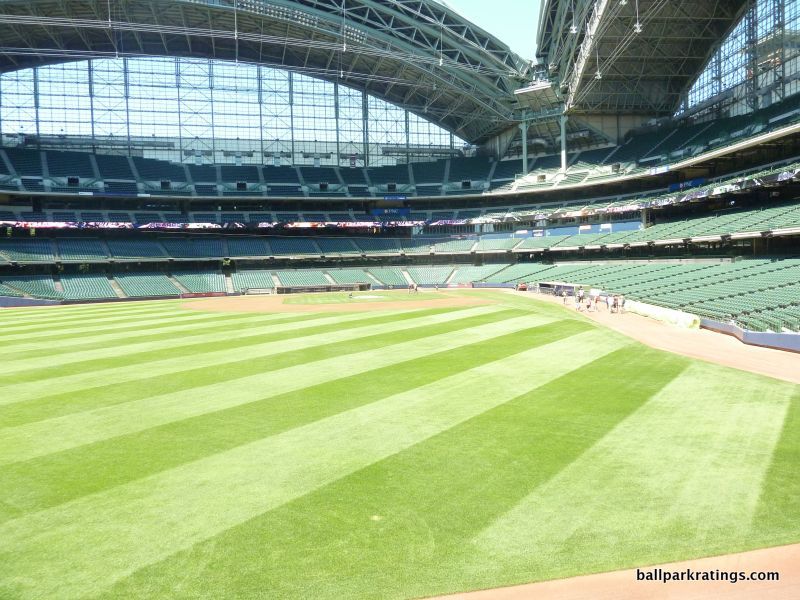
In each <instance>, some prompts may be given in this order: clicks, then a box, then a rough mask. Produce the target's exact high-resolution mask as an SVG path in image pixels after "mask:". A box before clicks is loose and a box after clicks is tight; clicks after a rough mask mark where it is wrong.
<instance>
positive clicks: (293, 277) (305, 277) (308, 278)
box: [276, 270, 331, 287]
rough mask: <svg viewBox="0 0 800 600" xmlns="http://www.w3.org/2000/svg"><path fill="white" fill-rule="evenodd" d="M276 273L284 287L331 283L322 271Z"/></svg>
mask: <svg viewBox="0 0 800 600" xmlns="http://www.w3.org/2000/svg"><path fill="white" fill-rule="evenodd" d="M276 275H277V276H278V280H280V282H281V285H283V286H285V287H305V286H319V285H331V282H330V281H328V279H327V278H326V277H325V273H323V272H322V271H313V270H306V271H278V272H277V273H276Z"/></svg>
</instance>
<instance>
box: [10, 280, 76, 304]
mask: <svg viewBox="0 0 800 600" xmlns="http://www.w3.org/2000/svg"><path fill="white" fill-rule="evenodd" d="M0 283H2V284H3V285H5V286H6V287H8V288H11V289H12V290H17V291H18V292H21V293H22V294H24V295H27V296H32V297H34V298H44V299H46V300H60V299H61V298H63V297H64V294H62V293H61V292H59V291H57V290H56V287H55V282H54V281H53V278H52V277H51V276H50V275H14V276H9V277H7V276H4V275H0ZM18 295H19V294H18Z"/></svg>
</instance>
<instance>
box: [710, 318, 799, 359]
mask: <svg viewBox="0 0 800 600" xmlns="http://www.w3.org/2000/svg"><path fill="white" fill-rule="evenodd" d="M700 327H703V328H705V329H711V330H712V331H718V332H720V333H727V334H728V335H732V336H733V337H735V338H736V339H738V340H739V341H740V342H742V343H745V344H750V345H751V346H764V347H767V348H777V349H778V350H788V351H790V352H800V333H768V332H762V331H749V330H747V329H742V328H741V327H738V326H737V325H733V324H732V323H723V322H721V321H715V320H713V319H701V320H700Z"/></svg>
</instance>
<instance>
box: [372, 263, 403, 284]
mask: <svg viewBox="0 0 800 600" xmlns="http://www.w3.org/2000/svg"><path fill="white" fill-rule="evenodd" d="M367 270H368V271H369V274H370V275H372V276H373V277H374V278H375V279H377V280H378V281H380V282H381V283H382V284H384V285H388V286H391V287H407V286H408V281H406V278H405V277H404V276H403V272H402V271H401V270H400V269H395V268H391V267H379V268H372V269H367Z"/></svg>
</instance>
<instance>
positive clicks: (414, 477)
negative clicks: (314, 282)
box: [109, 345, 689, 598]
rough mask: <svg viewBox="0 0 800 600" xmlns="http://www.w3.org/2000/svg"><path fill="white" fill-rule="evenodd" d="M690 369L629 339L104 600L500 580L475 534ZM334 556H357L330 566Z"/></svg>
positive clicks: (418, 592) (434, 590)
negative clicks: (475, 549) (476, 546)
mask: <svg viewBox="0 0 800 600" xmlns="http://www.w3.org/2000/svg"><path fill="white" fill-rule="evenodd" d="M688 362H689V361H688V360H686V359H683V358H681V357H678V356H674V355H667V354H663V353H659V352H658V351H655V350H651V349H649V348H644V347H642V346H639V345H635V346H628V347H625V348H622V349H620V350H617V351H615V352H612V353H610V354H607V355H605V356H603V357H601V358H599V359H597V360H595V361H593V362H591V363H588V364H586V365H584V366H581V367H579V368H577V369H575V370H574V371H571V372H570V373H568V374H567V375H564V376H562V377H559V378H557V379H554V380H553V381H551V382H549V383H546V384H545V385H543V386H541V387H538V388H536V389H534V390H532V391H530V392H527V393H523V394H521V395H519V396H517V397H516V398H514V399H512V400H510V401H509V402H507V403H505V404H502V405H500V406H498V407H496V408H493V409H491V410H489V411H486V412H484V413H482V414H480V415H478V416H476V417H474V418H472V419H470V420H468V421H466V422H464V423H462V424H461V425H458V426H456V427H453V428H451V429H448V430H446V431H444V432H442V433H440V434H439V435H436V436H433V437H431V438H430V439H428V440H425V441H423V442H421V443H419V444H417V445H415V446H412V447H410V448H408V449H406V450H404V451H402V452H400V453H398V454H395V455H393V456H390V457H389V458H386V459H384V460H382V461H379V462H377V463H375V464H373V465H370V466H368V467H366V468H365V469H362V470H360V471H357V472H355V473H353V474H352V475H349V476H347V477H344V478H342V479H340V480H338V481H336V482H333V483H331V484H330V485H327V486H325V487H323V488H321V489H319V490H317V491H316V492H314V493H312V494H309V495H306V496H303V497H301V498H299V499H297V500H295V501H293V502H291V503H289V504H287V505H285V506H282V507H280V508H278V509H276V510H274V511H270V512H268V513H266V514H264V515H261V516H259V517H256V518H254V519H251V520H249V521H247V522H245V523H243V524H241V525H239V526H237V527H235V528H232V529H230V530H227V531H225V532H223V533H222V534H220V535H218V536H215V537H213V538H211V539H210V540H207V541H206V542H202V543H200V544H196V545H195V546H193V547H192V548H190V549H188V550H186V551H183V552H181V553H179V554H177V555H174V556H171V557H169V558H167V559H166V560H165V561H163V562H162V563H160V564H156V565H153V566H151V567H147V568H145V569H143V570H141V571H140V572H138V573H136V574H135V575H134V576H133V577H131V578H129V579H128V580H126V581H123V582H120V584H119V585H118V586H116V587H115V588H113V589H112V590H111V593H110V594H109V595H111V596H116V597H173V596H175V595H186V596H193V595H201V594H205V595H207V596H209V597H221V596H223V595H224V590H228V589H236V590H237V592H238V593H239V594H241V595H242V596H243V597H255V596H259V595H261V596H264V597H271V598H299V597H314V598H364V597H381V598H400V597H420V598H421V597H427V596H431V595H435V594H443V593H447V592H454V591H463V590H468V589H485V588H488V587H494V586H497V585H500V584H501V583H503V581H504V580H503V577H504V576H505V573H506V570H505V569H504V565H503V563H502V562H500V561H498V560H494V559H489V560H486V561H485V562H483V563H481V564H480V565H474V564H473V561H472V560H471V554H470V553H471V548H472V545H471V543H470V541H471V539H472V538H473V536H474V535H476V534H477V533H478V532H480V531H481V530H482V529H483V528H484V527H486V526H487V525H489V524H491V523H492V522H493V521H494V520H495V519H496V518H497V517H498V516H499V515H501V514H503V513H504V512H505V511H507V510H509V509H511V508H513V507H514V506H515V505H516V504H517V502H519V501H520V500H521V499H523V498H525V497H526V496H527V495H528V494H529V493H530V492H531V491H532V490H533V489H535V488H536V487H537V486H539V485H542V484H543V483H545V482H546V481H547V480H548V479H550V478H551V477H553V476H554V475H556V474H557V473H558V472H559V471H560V470H562V469H563V468H565V467H567V466H568V465H569V464H570V463H571V462H572V461H574V460H576V459H577V458H578V457H580V455H581V454H582V453H583V452H585V451H586V450H587V449H588V448H590V447H591V446H592V445H593V444H594V443H595V442H597V440H599V439H601V438H602V437H603V436H604V435H605V434H606V433H607V432H608V431H610V430H611V429H612V428H613V427H614V426H616V425H617V423H619V422H620V421H621V420H623V419H624V418H626V417H627V416H628V415H630V414H631V413H632V412H634V411H635V410H637V408H638V407H640V406H641V405H642V404H644V403H645V402H647V400H648V399H649V398H650V397H652V396H653V395H654V394H656V393H658V391H659V390H660V389H661V388H662V387H664V386H665V385H667V384H668V383H669V382H670V381H672V380H673V379H674V378H675V377H677V376H678V375H679V374H680V373H681V372H682V370H683V369H684V368H685V366H686V365H687V364H688ZM521 378H524V375H522V376H521ZM487 393H491V390H490V389H489V390H487ZM598 399H601V400H598ZM602 489H603V487H602V486H601V487H600V488H599V491H598V490H597V489H596V490H595V491H596V492H598V493H602ZM552 510H556V511H557V510H558V507H557V506H555V507H552ZM541 517H542V518H543V519H545V518H548V515H547V514H545V513H543V514H542V515H541ZM265 549H266V551H265ZM343 557H358V560H352V561H348V562H347V568H341V561H342V560H343ZM331 573H336V577H331V576H330V574H331ZM287 574H291V576H289V575H287ZM514 575H515V576H516V577H517V578H518V579H516V580H514V581H518V580H521V579H526V578H527V579H530V578H532V577H533V575H532V574H530V573H529V572H527V571H525V570H522V571H520V572H518V573H515V574H514ZM509 582H510V581H509ZM178 586H181V589H180V590H179V588H178ZM183 586H185V587H183Z"/></svg>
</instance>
